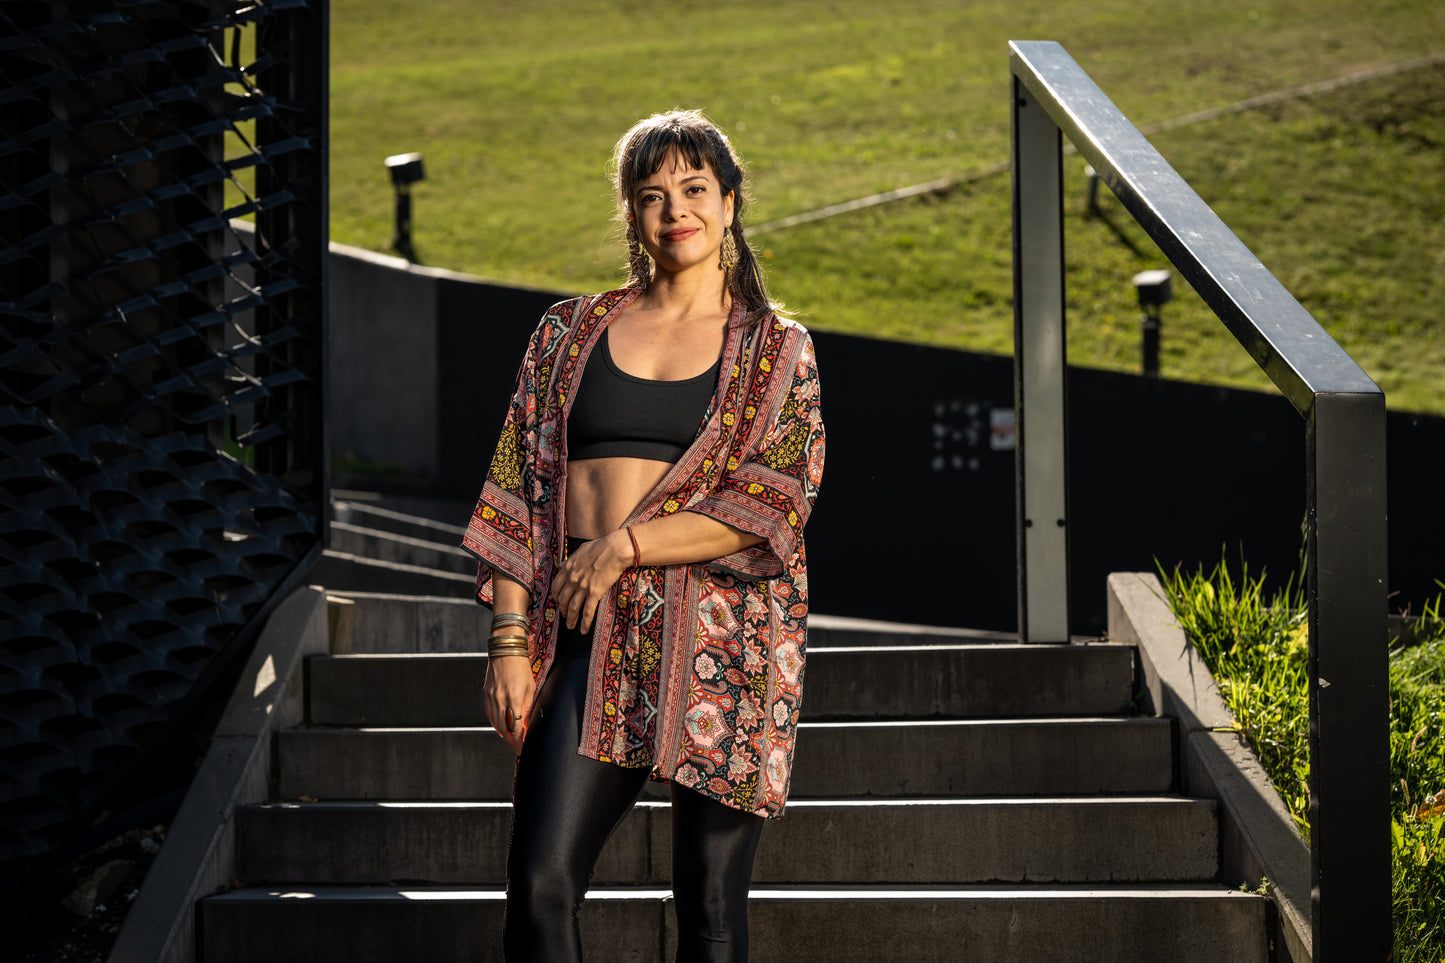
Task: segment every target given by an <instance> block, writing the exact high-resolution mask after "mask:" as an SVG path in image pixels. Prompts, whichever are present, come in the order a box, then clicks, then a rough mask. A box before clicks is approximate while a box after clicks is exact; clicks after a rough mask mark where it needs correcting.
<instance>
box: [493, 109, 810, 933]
mask: <svg viewBox="0 0 1445 963" xmlns="http://www.w3.org/2000/svg"><path fill="white" fill-rule="evenodd" d="M614 166H615V176H614V183H615V187H616V190H617V205H618V218H619V220H621V221H622V223H623V225H624V226H625V229H626V234H627V242H628V249H629V253H630V265H629V268H630V277H629V279H628V284H627V286H626V287H624V288H622V289H620V290H617V291H612V292H609V293H607V294H601V295H596V296H593V297H586V298H578V299H575V300H572V301H566V302H563V303H561V304H558V305H555V306H554V307H553V308H551V309H550V310H549V311H548V312H547V314H546V316H545V317H543V319H542V323H541V324H540V325H539V326H538V328H537V330H536V332H535V333H534V334H533V336H532V340H531V343H530V345H529V347H528V351H527V355H526V358H525V359H524V361H523V364H522V370H521V373H520V375H519V377H518V383H517V390H516V392H515V394H514V396H513V398H512V402H511V405H510V408H509V410H508V413H507V420H506V423H505V426H504V428H503V431H502V437H501V441H500V442H499V443H498V445H497V450H496V454H495V456H494V457H493V460H492V465H491V469H490V470H489V471H488V473H487V480H486V485H485V487H484V488H483V490H482V494H481V498H480V500H479V502H478V504H477V508H476V511H475V512H474V513H473V516H472V519H471V524H470V526H469V528H468V530H467V535H466V539H465V545H466V547H467V548H468V549H470V550H471V551H472V552H474V553H476V554H477V555H478V557H479V558H480V559H481V563H482V564H481V566H480V570H479V574H478V582H477V598H478V600H479V601H480V602H481V603H482V604H484V605H488V604H489V605H492V607H493V612H494V615H493V621H492V637H491V640H490V641H489V645H488V651H489V653H490V654H491V658H490V659H489V667H488V670H487V680H486V687H485V692H484V694H483V698H484V701H485V705H486V710H487V716H488V718H489V719H490V720H491V722H492V725H493V726H495V727H496V729H497V731H498V733H499V734H500V735H501V736H502V737H503V738H504V739H506V740H507V742H508V743H509V744H510V745H511V746H512V748H513V749H514V750H515V751H516V752H517V753H518V754H519V757H518V761H517V775H516V784H515V787H514V797H513V823H512V843H511V850H510V853H509V855H508V860H507V881H508V882H507V918H506V925H505V933H504V944H505V949H506V956H507V959H508V960H544V961H552V960H580V959H581V940H580V937H579V933H578V928H577V911H578V908H579V907H580V905H581V901H582V896H583V893H584V892H585V890H586V888H587V883H588V880H589V879H590V877H591V873H592V867H593V864H594V863H595V861H596V859H597V855H598V853H599V852H600V851H601V849H602V845H603V843H604V842H606V840H607V837H608V835H609V834H610V833H611V832H612V830H613V829H614V828H615V827H616V826H617V824H618V823H619V822H620V821H621V820H622V818H623V817H624V816H625V815H626V814H627V812H628V810H629V809H631V808H632V805H633V803H634V802H635V801H636V799H637V797H638V795H639V794H640V792H641V790H642V787H643V784H644V783H645V782H646V781H647V779H648V777H649V776H651V777H653V778H656V779H659V780H661V781H664V782H668V783H670V784H671V794H672V819H673V891H674V895H675V897H676V899H675V904H674V905H675V906H676V914H677V923H678V934H679V935H678V959H679V960H687V961H694V960H743V959H746V957H747V915H746V910H747V893H748V884H749V881H750V878H751V876H752V864H753V855H754V853H755V851H756V848H757V843H758V838H759V835H760V833H761V831H762V824H763V820H764V818H766V817H772V816H778V815H781V813H782V811H783V805H784V802H785V800H786V798H787V792H788V776H789V770H790V767H791V762H792V750H793V733H794V728H795V726H796V725H797V720H798V701H799V698H800V696H801V691H802V690H801V684H802V673H803V652H804V647H805V642H804V633H805V623H806V618H807V606H808V585H807V575H806V568H805V553H804V548H803V537H802V536H803V526H804V523H805V522H806V521H807V518H808V514H809V511H810V510H811V507H812V503H813V499H814V496H815V494H816V492H817V486H818V482H819V480H820V478H821V476H822V470H823V449H824V443H823V425H822V421H821V417H820V415H819V409H818V381H817V371H816V366H815V363H814V358H813V348H812V343H811V341H810V339H809V337H808V334H807V332H806V331H805V330H804V329H803V327H802V326H801V325H799V324H797V323H795V322H793V321H789V320H786V319H783V318H780V317H778V316H777V314H776V313H775V311H774V306H773V305H772V304H771V302H770V301H769V300H768V296H767V292H766V289H765V288H764V286H763V279H762V274H761V271H760V270H759V267H758V263H757V259H756V258H755V257H754V255H753V252H752V250H751V249H750V248H749V247H748V243H747V240H746V238H745V237H744V236H743V231H742V213H743V207H744V189H743V174H742V169H741V166H740V165H739V162H738V160H737V157H736V155H735V154H734V153H733V150H732V147H731V145H730V144H729V143H728V140H727V138H726V137H725V136H724V135H723V134H722V132H721V131H719V130H718V129H717V128H716V127H715V126H713V124H712V123H711V122H709V121H708V120H707V119H706V118H705V117H703V116H702V114H700V113H698V112H696V111H676V112H673V113H669V114H661V115H657V116H654V117H651V118H648V119H647V120H644V121H642V122H640V123H639V124H637V125H636V126H635V127H634V128H633V129H632V130H630V131H629V132H628V133H627V134H626V135H625V136H624V137H623V138H622V140H621V141H620V142H619V143H618V146H617V151H616V155H615V157H614Z"/></svg>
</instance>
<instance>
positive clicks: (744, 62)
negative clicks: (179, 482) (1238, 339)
mask: <svg viewBox="0 0 1445 963" xmlns="http://www.w3.org/2000/svg"><path fill="white" fill-rule="evenodd" d="M874 6H875V5H871V4H870V5H864V4H860V3H853V4H850V3H842V2H823V0H805V2H791V3H786V4H772V3H755V2H742V3H732V4H711V3H709V4H702V3H680V4H673V5H670V6H668V7H666V8H659V7H656V6H655V5H647V6H644V5H642V4H638V3H631V2H612V3H600V2H587V3H582V2H571V3H562V2H545V0H544V2H535V3H530V4H525V5H522V4H502V3H494V2H490V0H471V2H465V3H464V2H460V0H426V2H417V0H407V2H403V0H333V3H332V34H333V41H332V85H333V86H332V236H333V237H334V238H335V239H336V240H338V241H342V242H345V243H349V244H356V245H359V246H362V247H368V248H372V249H377V250H384V249H385V248H386V246H387V244H388V242H389V238H390V232H391V192H390V187H389V184H388V181H387V179H386V174H385V170H384V168H383V167H382V164H381V160H382V158H383V157H384V156H385V155H387V154H391V153H397V152H401V151H409V150H419V151H422V152H423V153H424V154H425V155H426V164H427V172H428V179H427V180H426V181H425V182H423V183H422V184H420V185H418V187H417V189H416V191H415V204H416V225H417V230H416V245H417V248H418V251H419V255H420V257H421V259H422V260H423V261H425V262H426V263H430V264H436V265H440V266H444V267H448V268H453V269H456V270H461V271H468V272H471V273H475V274H479V275H482V276H484V277H490V278H496V279H502V280H508V281H514V282H519V283H524V284H529V285H536V286H542V287H549V288H555V289H557V290H561V291H585V290H595V289H598V288H601V287H605V286H611V285H613V284H616V283H617V282H618V281H619V279H620V277H621V273H620V268H621V264H622V260H623V259H622V248H621V245H620V243H619V242H618V240H617V236H616V232H615V229H614V225H613V223H612V222H611V221H610V217H611V215H612V201H611V197H610V192H609V188H608V185H607V182H606V180H605V177H604V170H605V163H606V159H607V156H608V153H609V151H610V149H611V147H612V144H613V143H614V142H615V140H616V138H617V137H618V136H619V134H620V133H621V132H622V131H623V130H624V129H626V128H627V127H628V126H629V125H630V124H631V123H632V122H633V121H634V120H636V119H637V118H638V117H640V116H643V115H646V114H648V113H651V112H654V111H657V110H663V109H667V108H670V107H673V106H679V105H683V106H700V107H703V108H705V109H707V110H708V111H709V113H710V114H711V116H712V117H713V118H714V119H715V120H717V121H718V122H719V123H720V124H722V125H723V126H724V127H725V128H726V129H728V130H729V132H730V133H731V134H732V136H733V139H734V141H735V142H736V144H737V145H738V148H739V150H740V151H741V152H742V154H743V156H744V157H745V159H747V160H748V161H749V163H750V167H751V171H752V175H753V189H754V195H755V205H754V207H753V210H752V212H751V218H750V222H751V223H753V224H759V223H763V222H766V221H770V220H774V219H777V218H780V217H784V216H787V215H789V214H793V213H797V212H800V211H806V210H811V209H814V208H817V207H822V206H824V205H827V204H832V203H836V202H839V201H844V200H849V199H852V198H854V197H858V196H862V195H865V194H870V193H873V192H877V191H882V190H888V189H891V188H895V187H900V186H904V185H908V184H913V183H918V182H921V181H926V180H930V179H932V178H937V177H943V176H950V175H958V174H962V173H965V172H968V171H971V170H975V169H978V168H981V167H985V166H988V165H990V164H995V163H997V162H999V161H1002V160H1006V159H1007V158H1008V155H1009V144H1008V140H1009V130H1008V124H1009V121H1008V84H1009V75H1008V54H1007V41H1008V40H1009V39H1053V40H1058V41H1060V42H1061V43H1062V44H1063V45H1064V46H1065V47H1066V48H1067V49H1068V50H1069V52H1070V53H1071V54H1072V55H1073V56H1074V57H1075V59H1077V60H1078V61H1079V63H1080V64H1081V65H1082V66H1083V67H1084V69H1085V70H1087V71H1088V72H1089V73H1090V74H1091V76H1093V77H1094V78H1095V80H1097V81H1098V82H1099V84H1100V85H1101V86H1102V87H1103V88H1104V90H1105V91H1106V92H1108V93H1109V94H1110V96H1111V97H1112V98H1113V99H1114V100H1115V102H1116V103H1118V104H1119V106H1120V107H1121V108H1123V110H1124V111H1125V112H1126V113H1127V114H1128V115H1129V116H1130V117H1131V119H1133V120H1135V121H1136V122H1137V123H1139V124H1141V125H1143V124H1148V123H1150V122H1154V121H1160V120H1164V119H1167V118H1170V117H1175V116H1179V115H1182V114H1187V113H1190V112H1193V111H1196V110H1200V109H1203V108H1207V107H1215V106H1221V105H1224V104H1228V103H1231V102H1234V101H1237V100H1240V99H1243V98H1245V97H1250V96H1254V95H1257V94H1260V93H1264V92H1266V91H1270V90H1274V89H1278V88H1280V87H1287V86H1292V85H1296V84H1301V83H1308V82H1312V81H1316V80H1322V79H1326V78H1329V77H1334V76H1338V75H1341V74H1345V73H1349V72H1351V71H1355V70H1359V69H1363V68H1366V67H1371V66H1376V65H1379V64H1386V63H1393V62H1397V61H1402V60H1407V59H1411V58H1415V57H1419V56H1423V55H1427V54H1432V53H1436V52H1438V51H1439V50H1441V49H1445V5H1441V4H1439V3H1437V2H1435V0H1399V2H1385V3H1381V2H1371V3H1366V2H1364V0H1320V2H1303V0H1299V2H1291V0H1259V2H1252V3H1251V2H1239V0H1219V2H1210V3H1204V2H1194V0H1186V2H1174V3H1168V4H1166V3H1162V2H1161V3H1152V2H1147V3H1146V2H1138V0H1134V2H1125V0H1097V2H1089V3H1084V2H1053V3H1042V2H1032V0H1021V2H1014V3H1009V4H997V5H988V6H984V5H979V4H962V3H958V2H957V0H952V2H948V3H943V2H930V0H903V2H896V3H894V4H891V5H890V7H889V10H888V12H886V13H884V12H881V10H874V9H872V8H873V7H874ZM1440 73H1441V71H1440V69H1439V68H1438V67H1437V68H1433V69H1429V70H1421V71H1416V72H1413V73H1410V74H1406V75H1400V76H1397V77H1393V78H1388V79H1384V80H1379V81H1375V82H1372V83H1370V84H1367V85H1362V86H1358V87H1352V88H1347V89H1344V90H1339V91H1335V92H1333V93H1330V94H1325V95H1320V96H1317V97H1313V98H1309V99H1307V100H1304V101H1299V102H1292V103H1289V104H1286V105H1282V106H1279V107H1276V108H1272V109H1268V110H1260V111H1254V112H1250V113H1245V114H1233V115H1228V116H1225V117H1223V118H1221V119H1219V120H1216V121H1211V122H1209V123H1205V124H1200V125H1196V126H1191V127H1187V128H1179V129H1175V130H1172V131H1169V132H1167V133H1164V134H1160V135H1158V136H1157V137H1155V138H1154V142H1155V143H1156V145H1157V146H1158V147H1159V148H1160V150H1161V151H1162V152H1163V153H1164V155H1165V156H1166V157H1167V158H1168V159H1169V160H1170V161H1171V163H1173V164H1174V165H1175V166H1176V167H1177V168H1178V169H1179V171H1180V172H1181V173H1182V174H1183V175H1184V176H1185V177H1186V178H1187V179H1188V180H1190V182H1191V183H1193V184H1194V185H1195V186H1196V188H1197V189H1198V190H1199V192H1200V193H1201V195H1202V196H1203V197H1204V198H1205V199H1206V200H1207V201H1209V202H1210V203H1211V204H1213V205H1214V206H1215V208H1216V210H1218V211H1219V213H1220V214H1221V216H1222V217H1223V218H1224V220H1225V221H1226V223H1228V224H1230V225H1231V227H1233V228H1234V229H1235V230H1236V231H1237V232H1238V233H1239V234H1240V236H1241V238H1243V240H1244V241H1245V242H1246V243H1247V244H1248V245H1250V247H1251V248H1252V249H1253V250H1254V251H1255V252H1256V253H1257V254H1258V255H1259V256H1260V257H1261V259H1262V260H1263V261H1264V262H1265V264H1266V265H1268V266H1269V267H1270V268H1271V269H1272V270H1274V271H1275V273H1276V274H1277V275H1278V276H1279V277H1280V279H1281V280H1282V281H1283V282H1284V284H1285V286H1286V287H1288V288H1289V289H1290V290H1291V291H1292V292H1293V293H1294V294H1295V295H1296V297H1298V298H1299V299H1300V300H1301V302H1303V303H1304V305H1305V307H1306V308H1308V309H1309V310H1310V311H1311V312H1313V313H1314V314H1315V316H1316V317H1317V318H1318V319H1319V320H1320V322H1321V323H1322V324H1324V325H1325V327H1326V329H1327V330H1329V331H1330V332H1331V334H1333V335H1335V336H1336V337H1337V338H1338V339H1339V340H1340V341H1341V342H1342V343H1343V344H1344V346H1345V348H1346V349H1347V350H1349V351H1350V352H1351V353H1352V354H1354V355H1355V357H1356V358H1357V359H1358V360H1359V361H1360V362H1361V364H1362V365H1363V366H1364V367H1365V369H1366V370H1367V371H1369V372H1370V373H1371V374H1372V375H1373V376H1374V377H1376V379H1377V380H1379V381H1380V382H1381V384H1382V385H1383V387H1384V388H1385V389H1386V391H1387V392H1388V396H1389V399H1390V403H1391V405H1392V406H1395V407H1401V408H1406V409H1417V410H1428V411H1434V412H1440V413H1445V400H1442V399H1440V398H1439V397H1437V394H1436V392H1435V391H1434V384H1435V382H1436V381H1438V379H1439V378H1440V376H1441V374H1442V372H1445V348H1442V346H1441V339H1439V338H1433V337H1431V322H1432V320H1433V316H1434V313H1435V312H1436V305H1437V304H1438V303H1440V300H1441V297H1442V296H1445V288H1442V282H1441V281H1440V280H1439V278H1440V277H1441V276H1442V274H1445V272H1442V270H1441V268H1442V267H1445V265H1442V255H1441V252H1442V251H1445V244H1442V243H1441V242H1442V240H1445V238H1442V233H1445V228H1442V227H1441V223H1442V218H1441V213H1442V211H1441V207H1442V201H1441V195H1442V191H1441V184H1442V183H1445V176H1442V175H1445V160H1442V151H1441V141H1442V139H1445V83H1442V80H1441V77H1440ZM1069 171H1070V173H1069V182H1068V192H1069V193H1068V201H1069V214H1068V218H1067V229H1068V245H1069V248H1068V252H1069V265H1070V267H1069V301H1070V304H1069V307H1070V312H1071V317H1070V358H1071V360H1073V361H1074V362H1075V363H1078V364H1086V365H1094V366H1100V367H1110V368H1116V369H1122V370H1132V369H1134V368H1136V367H1137V365H1138V318H1137V310H1136V308H1135V307H1134V301H1133V292H1132V289H1131V288H1130V286H1129V277H1130V276H1131V275H1132V274H1133V273H1135V272H1136V271H1138V270H1140V269H1142V268H1144V267H1159V266H1164V262H1163V259H1162V256H1160V255H1159V254H1158V253H1157V251H1155V250H1153V248H1152V247H1151V246H1150V245H1149V244H1148V243H1147V241H1145V240H1144V239H1143V237H1142V234H1141V233H1140V232H1139V231H1138V230H1137V228H1134V227H1133V226H1132V224H1130V223H1129V220H1128V217H1127V215H1125V214H1124V213H1123V211H1122V210H1121V209H1120V208H1119V206H1118V205H1117V203H1115V202H1114V201H1113V199H1112V198H1107V197H1106V199H1105V203H1104V205H1103V213H1104V217H1102V218H1100V217H1094V216H1090V215H1086V214H1085V213H1084V211H1083V198H1084V182H1083V179H1082V173H1081V164H1080V163H1079V162H1077V160H1075V161H1073V162H1071V164H1070V168H1069ZM1105 194H1107V191H1106V192H1105ZM1009 225H1010V220H1009V187H1008V177H1007V175H1001V176H994V177H990V178H985V179H982V180H979V181H976V182H973V183H970V184H968V185H966V186H963V187H960V188H958V189H956V190H954V191H952V192H950V193H949V194H948V195H946V196H943V197H928V198H920V199H916V200H912V201H903V202H898V203H895V204H890V205H887V206H884V207H879V208H872V209H869V210H865V211H860V212H856V213H853V214H848V215H843V216H839V217H835V218H830V219H828V220H824V221H819V222H815V223H812V224H807V225H801V226H798V227H794V228H789V229H785V230H779V231H772V232H768V233H766V234H762V235H759V236H758V237H757V239H756V243H757V244H758V246H759V247H760V248H762V249H763V251H764V254H765V257H766V260H767V264H768V265H769V268H770V274H769V278H770V282H771V284H772V286H773V289H774V293H775V294H776V295H777V296H778V297H780V298H781V299H782V300H783V301H785V302H786V303H787V304H788V305H789V306H790V307H791V308H792V309H794V310H796V311H797V312H798V313H799V314H800V315H801V316H803V317H804V318H805V319H806V320H807V322H808V323H809V325H810V326H812V327H814V328H818V329H823V330H835V331H847V332H854V333H861V334H871V335H877V336H882V337H889V338H897V339H900V340H907V341H916V342H925V343H933V344H943V345H950V346H955V347H961V348H968V349H972V350H980V351H995V352H1008V351H1009V350H1010V349H1011V337H1012V334H1011V332H1012V315H1011V310H1012V309H1011V306H1010V300H1011V285H1012V281H1011V267H1010V226H1009ZM1131 245H1132V248H1131ZM1136 249H1137V253H1136ZM1179 287H1180V286H1179V285H1176V302H1175V303H1174V304H1171V305H1170V306H1169V307H1168V308H1167V309H1166V311H1165V316H1164V318H1165V328H1164V359H1163V365H1164V374H1165V375H1166V376H1168V377H1179V378H1190V379H1195V380H1203V381H1212V382H1221V383H1228V384H1237V385H1244V386H1251V387H1264V386H1265V384H1266V383H1265V381H1264V378H1263V376H1262V375H1260V374H1258V372H1257V371H1256V370H1254V368H1253V364H1252V362H1251V361H1250V360H1249V359H1248V357H1247V356H1246V355H1245V353H1244V352H1243V350H1242V349H1240V348H1238V347H1237V346H1236V345H1235V344H1234V343H1233V340H1232V339H1231V338H1230V336H1229V335H1228V333H1227V332H1225V331H1224V329H1223V327H1222V325H1220V324H1219V323H1218V322H1217V321H1215V320H1214V319H1213V317H1212V316H1211V315H1209V314H1208V312H1207V311H1205V310H1204V308H1203V307H1202V305H1201V304H1200V303H1199V302H1198V300H1197V299H1195V298H1194V297H1193V296H1192V294H1191V293H1190V292H1188V291H1179V290H1178V288H1179Z"/></svg>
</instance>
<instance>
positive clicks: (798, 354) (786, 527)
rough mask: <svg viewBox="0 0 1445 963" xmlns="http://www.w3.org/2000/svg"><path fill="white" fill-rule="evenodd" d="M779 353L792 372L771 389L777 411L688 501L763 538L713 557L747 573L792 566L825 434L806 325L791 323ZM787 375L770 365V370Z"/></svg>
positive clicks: (767, 573) (765, 574)
mask: <svg viewBox="0 0 1445 963" xmlns="http://www.w3.org/2000/svg"><path fill="white" fill-rule="evenodd" d="M793 327H794V329H795V330H794V332H793V335H792V336H791V337H790V338H788V339H787V340H786V341H785V343H784V349H783V350H782V351H780V352H779V353H778V362H779V363H780V364H781V363H787V360H788V359H791V369H792V370H791V380H790V382H789V384H788V387H787V389H786V391H785V392H784V393H780V394H778V395H777V396H776V399H775V405H774V409H775V411H776V415H775V416H773V417H772V418H771V420H770V422H769V427H768V428H767V429H766V432H765V433H764V434H763V437H762V439H761V441H760V443H758V444H756V445H755V446H752V447H750V448H749V449H745V450H744V452H743V454H742V456H741V457H740V458H738V459H737V462H736V464H729V466H728V470H727V472H726V473H725V474H724V476H723V478H722V481H721V483H720V484H719V485H718V487H717V488H716V489H715V490H714V491H713V492H712V493H710V494H709V495H708V496H707V497H705V498H703V499H702V500H700V501H698V502H697V503H695V504H693V505H690V506H688V510H689V511H695V512H700V513H702V514H704V515H708V516H710V517H712V518H715V519H717V520H719V521H722V522H726V523H727V524H729V525H732V526H733V527H735V528H739V529H742V530H743V531H746V532H751V533H753V534H754V535H760V536H762V538H763V541H762V542H761V543H760V544H758V545H754V546H751V547H750V548H745V549H743V550H742V551H740V552H734V553H733V554H731V555H728V556H725V557H723V558H720V559H718V560H717V561H716V562H714V563H713V564H714V565H716V566H718V567H721V568H725V569H729V570H731V571H734V572H736V573H738V574H740V575H743V576H748V577H752V578H772V577H774V576H777V575H780V574H782V573H783V571H784V570H786V569H788V568H789V567H790V566H792V564H793V562H792V559H793V558H794V555H795V553H796V552H797V551H798V548H799V547H800V545H801V544H802V540H803V526H804V525H805V524H807V521H808V516H809V514H810V513H811V512H812V510H813V501H814V499H816V497H817V494H818V485H819V484H820V483H821V481H822V479H823V454H824V449H825V438H824V432H823V416H822V412H821V409H820V407H819V388H818V364H817V360H816V358H815V357H814V354H813V341H812V338H811V337H809V335H808V333H807V331H805V330H804V329H803V328H802V327H801V326H798V325H794V326H793ZM778 375H784V376H785V377H786V376H787V375H785V374H784V372H783V371H775V372H774V377H776V376H778Z"/></svg>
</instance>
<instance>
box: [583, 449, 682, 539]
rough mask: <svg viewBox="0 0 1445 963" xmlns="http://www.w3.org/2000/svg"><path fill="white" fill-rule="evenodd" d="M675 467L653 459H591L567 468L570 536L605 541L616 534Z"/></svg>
mask: <svg viewBox="0 0 1445 963" xmlns="http://www.w3.org/2000/svg"><path fill="white" fill-rule="evenodd" d="M670 468H672V465H671V463H669V462H665V461H655V460H653V459H651V458H589V459H587V460H586V461H574V462H571V463H570V464H568V466H567V534H568V535H571V536H572V537H573V538H601V537H602V536H603V535H606V534H607V533H608V532H613V531H616V530H617V529H618V528H620V527H621V526H622V523H623V522H624V521H626V520H627V516H628V515H631V514H632V510H633V509H634V508H636V507H637V505H638V503H639V502H641V501H642V500H643V499H644V498H646V497H647V493H648V492H650V491H652V490H653V489H654V488H656V487H657V483H658V482H660V481H662V478H663V476H664V475H666V474H667V472H668V469H670Z"/></svg>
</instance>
